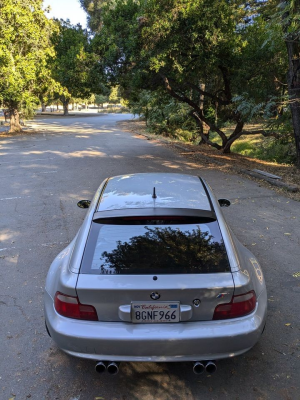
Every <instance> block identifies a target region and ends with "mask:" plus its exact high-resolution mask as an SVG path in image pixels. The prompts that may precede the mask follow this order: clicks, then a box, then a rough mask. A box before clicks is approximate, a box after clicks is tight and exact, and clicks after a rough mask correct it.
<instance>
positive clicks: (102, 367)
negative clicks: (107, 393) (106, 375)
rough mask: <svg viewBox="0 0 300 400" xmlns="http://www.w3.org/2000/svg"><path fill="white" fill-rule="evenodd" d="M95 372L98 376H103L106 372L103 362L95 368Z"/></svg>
mask: <svg viewBox="0 0 300 400" xmlns="http://www.w3.org/2000/svg"><path fill="white" fill-rule="evenodd" d="M95 370H96V372H98V374H103V372H105V371H106V364H105V363H104V362H103V361H99V362H98V363H97V364H96V366H95Z"/></svg>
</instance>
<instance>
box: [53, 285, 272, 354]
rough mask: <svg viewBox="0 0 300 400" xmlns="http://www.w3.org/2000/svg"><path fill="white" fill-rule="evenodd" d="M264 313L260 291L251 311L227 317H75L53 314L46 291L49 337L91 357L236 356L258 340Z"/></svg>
mask: <svg viewBox="0 0 300 400" xmlns="http://www.w3.org/2000/svg"><path fill="white" fill-rule="evenodd" d="M266 314H267V296H266V291H263V292H262V293H261V294H260V296H259V298H258V300H257V306H256V309H255V311H254V312H253V313H252V314H250V315H248V316H246V317H243V318H239V319H231V320H227V321H199V322H181V323H177V324H171V323H170V324H161V325H159V324H154V325H150V324H145V325H143V324H140V325H139V324H132V323H126V322H101V321H99V322H92V321H78V320H74V319H69V318H65V317H62V316H61V315H59V314H57V313H56V311H55V309H54V306H53V299H52V298H51V296H50V295H49V294H48V293H47V292H46V294H45V316H46V323H47V326H48V329H49V331H50V334H51V337H52V339H53V340H54V341H55V342H56V344H57V345H58V347H59V348H61V349H62V350H63V351H65V352H66V353H68V354H70V355H73V356H76V357H81V358H86V359H92V360H107V361H108V360H109V361H154V362H160V361H161V362H163V361H166V362H172V361H194V360H211V359H213V360H217V359H221V358H228V357H234V356H237V355H240V354H242V353H244V352H246V351H248V350H250V349H251V347H253V346H254V345H255V344H256V342H257V341H258V340H259V338H260V335H261V333H262V331H263V329H264V326H265V322H266Z"/></svg>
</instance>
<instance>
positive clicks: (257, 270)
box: [250, 258, 264, 284]
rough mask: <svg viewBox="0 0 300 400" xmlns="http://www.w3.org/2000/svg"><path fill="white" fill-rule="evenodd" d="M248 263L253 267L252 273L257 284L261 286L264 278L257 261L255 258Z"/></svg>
mask: <svg viewBox="0 0 300 400" xmlns="http://www.w3.org/2000/svg"><path fill="white" fill-rule="evenodd" d="M250 261H251V264H252V265H253V268H254V271H255V273H256V276H257V278H258V281H259V283H260V284H262V283H263V279H264V278H263V274H262V271H261V269H260V266H259V264H258V262H257V260H256V259H255V258H250Z"/></svg>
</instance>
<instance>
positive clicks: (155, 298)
mask: <svg viewBox="0 0 300 400" xmlns="http://www.w3.org/2000/svg"><path fill="white" fill-rule="evenodd" d="M150 297H151V299H152V300H158V299H159V298H160V294H158V293H157V292H152V293H151V294H150Z"/></svg>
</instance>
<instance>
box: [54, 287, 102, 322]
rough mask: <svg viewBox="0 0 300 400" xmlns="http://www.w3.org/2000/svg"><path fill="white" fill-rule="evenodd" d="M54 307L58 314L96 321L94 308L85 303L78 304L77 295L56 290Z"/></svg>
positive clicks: (96, 316)
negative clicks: (69, 294)
mask: <svg viewBox="0 0 300 400" xmlns="http://www.w3.org/2000/svg"><path fill="white" fill-rule="evenodd" d="M54 307H55V310H56V311H57V312H58V314H60V315H62V316H64V317H67V318H75V319H85V320H88V321H98V315H97V311H96V310H95V308H94V307H93V306H89V305H87V304H80V303H79V300H78V297H74V296H68V295H66V294H63V293H60V292H56V293H55V296H54Z"/></svg>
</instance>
